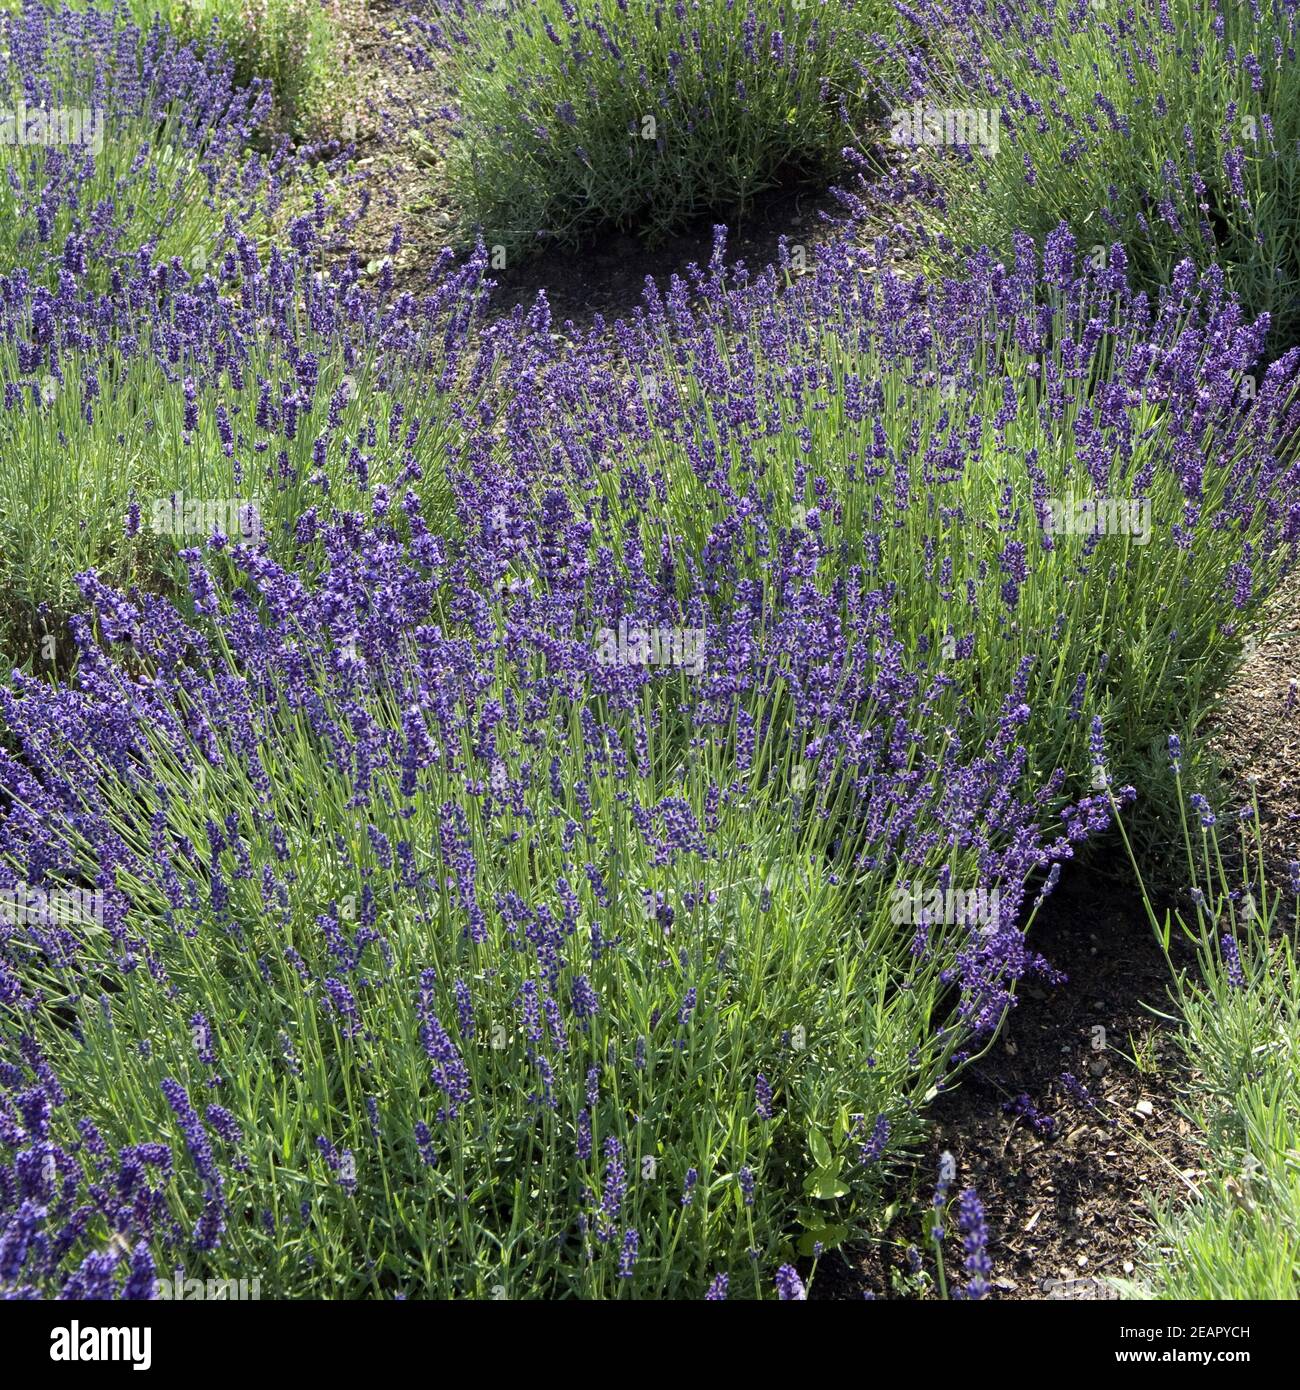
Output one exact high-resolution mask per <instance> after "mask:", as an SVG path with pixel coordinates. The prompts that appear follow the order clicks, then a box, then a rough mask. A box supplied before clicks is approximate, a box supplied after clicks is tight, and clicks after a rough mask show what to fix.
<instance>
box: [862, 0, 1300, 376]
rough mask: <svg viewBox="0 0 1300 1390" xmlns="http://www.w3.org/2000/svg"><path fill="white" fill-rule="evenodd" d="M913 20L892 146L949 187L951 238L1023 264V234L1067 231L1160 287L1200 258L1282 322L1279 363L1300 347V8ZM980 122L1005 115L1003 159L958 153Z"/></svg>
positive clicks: (954, 11)
mask: <svg viewBox="0 0 1300 1390" xmlns="http://www.w3.org/2000/svg"><path fill="white" fill-rule="evenodd" d="M899 13H900V15H901V16H902V18H903V20H904V21H905V23H906V25H907V37H906V41H905V44H904V49H903V53H902V55H901V56H900V61H905V62H906V63H907V65H908V80H907V81H906V82H905V83H900V84H898V85H897V86H895V87H894V88H893V90H892V91H891V93H890V95H889V97H888V104H889V106H890V108H891V132H890V133H891V136H893V137H894V138H895V139H896V140H900V141H901V143H902V144H904V145H910V146H911V147H912V149H911V155H912V157H913V158H914V159H915V160H917V161H919V162H920V163H921V164H922V165H923V166H924V168H925V169H926V170H927V171H928V172H930V173H931V174H933V176H934V177H935V178H936V180H937V183H938V187H939V190H940V193H941V199H940V205H941V208H942V209H943V211H942V213H941V215H940V217H939V218H938V219H937V224H936V229H937V230H938V231H939V232H940V234H941V235H942V234H946V235H947V236H948V237H950V238H951V237H952V236H953V233H954V229H957V237H956V239H957V240H959V241H960V242H967V241H969V243H970V244H971V245H978V244H980V243H981V242H984V243H987V244H988V245H991V246H995V247H997V248H999V249H1009V248H1010V245H1011V239H1012V235H1013V233H1015V232H1016V231H1026V232H1028V233H1030V234H1031V235H1034V236H1036V237H1038V238H1039V239H1040V240H1041V238H1042V237H1044V236H1045V235H1046V234H1047V233H1048V232H1050V231H1051V230H1052V229H1053V228H1054V227H1055V226H1056V225H1057V223H1058V222H1060V221H1061V220H1062V219H1065V220H1066V221H1068V222H1069V224H1070V225H1071V227H1072V228H1073V230H1074V232H1075V233H1076V235H1077V237H1078V238H1079V241H1080V242H1081V243H1082V244H1083V245H1084V246H1090V247H1095V248H1096V250H1097V252H1098V253H1099V254H1104V252H1105V249H1106V247H1107V246H1108V245H1109V244H1110V243H1111V242H1112V241H1116V240H1118V241H1121V242H1123V244H1124V246H1125V248H1126V249H1127V251H1128V255H1129V263H1130V265H1131V267H1132V270H1133V272H1134V273H1135V274H1136V275H1137V276H1138V277H1139V278H1140V280H1141V282H1142V283H1143V284H1145V285H1146V286H1147V287H1149V288H1154V287H1155V286H1157V285H1161V284H1165V283H1167V282H1168V280H1169V277H1170V275H1171V273H1172V272H1173V270H1174V268H1175V266H1176V265H1177V264H1178V263H1179V261H1180V260H1182V259H1183V258H1184V257H1191V258H1192V259H1193V260H1194V261H1195V262H1196V263H1197V264H1198V265H1200V266H1202V267H1206V266H1211V265H1218V266H1219V267H1220V268H1221V269H1222V270H1223V272H1224V275H1225V277H1226V278H1227V280H1228V282H1229V284H1230V285H1231V286H1232V287H1233V288H1234V289H1236V290H1237V291H1238V292H1239V293H1240V294H1241V296H1242V298H1243V301H1244V302H1245V304H1246V306H1247V309H1248V311H1249V312H1250V313H1251V314H1252V315H1258V314H1261V313H1268V314H1270V315H1271V316H1272V334H1273V337H1272V347H1273V349H1274V351H1280V350H1283V349H1285V348H1287V347H1290V346H1292V345H1293V344H1294V343H1295V342H1296V338H1297V326H1298V325H1300V234H1298V229H1297V224H1296V208H1297V206H1300V174H1297V167H1298V166H1297V160H1296V157H1295V155H1296V149H1297V141H1300V63H1298V62H1297V57H1296V24H1297V7H1296V4H1295V3H1294V0H1250V3H1245V4H1237V3H1232V2H1229V3H1223V2H1222V0H1163V3H1161V4H1159V5H1137V6H1124V5H1108V4H1104V3H1082V2H1081V0H1080V2H1079V3H1074V2H1070V3H1066V0H1013V3H1010V4H1002V3H999V4H996V5H994V4H987V3H984V0H961V3H957V4H949V3H946V0H945V3H931V0H921V3H918V4H912V5H900V6H899ZM863 71H864V80H869V81H876V82H879V81H880V80H881V74H880V69H879V68H877V67H873V66H871V65H869V64H868V65H865V66H864V69H863ZM968 109H970V110H980V111H984V110H988V111H991V112H992V113H993V120H994V123H995V132H994V133H995V134H996V135H997V136H998V139H997V140H996V141H995V142H993V145H994V147H993V148H991V149H989V148H979V147H978V144H977V142H976V141H975V139H974V138H973V137H971V136H970V135H969V134H965V135H963V134H962V132H961V130H960V129H958V130H957V135H956V137H955V144H954V143H953V136H952V132H953V130H954V123H953V120H952V117H953V116H954V114H957V115H960V114H962V113H964V112H965V111H966V110H968ZM913 112H916V113H919V114H920V117H921V122H922V128H920V129H916V130H913V129H912V128H911V127H912V126H913V125H917V124H918V122H917V121H916V120H915V119H909V118H910V117H911V116H912V113H913ZM945 143H948V144H950V145H952V147H951V148H947V149H941V148H938V147H939V146H941V145H943V144H945ZM933 155H937V156H938V157H937V158H931V157H929V156H933Z"/></svg>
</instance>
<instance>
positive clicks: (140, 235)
mask: <svg viewBox="0 0 1300 1390" xmlns="http://www.w3.org/2000/svg"><path fill="white" fill-rule="evenodd" d="M268 101H269V95H268V94H267V93H266V92H265V91H264V90H262V89H261V88H258V87H256V86H254V87H251V88H248V89H243V90H241V89H237V88H236V87H235V85H234V81H233V74H232V72H231V69H230V67H229V66H228V65H227V64H225V63H224V62H222V61H220V60H218V59H215V58H209V59H201V58H200V57H199V56H198V55H197V54H196V53H195V52H194V50H193V49H192V48H189V47H185V46H182V45H181V44H179V43H178V42H177V41H176V40H175V39H174V38H173V37H172V36H171V34H170V33H169V31H168V30H167V28H166V27H165V26H164V25H163V24H162V23H161V22H160V21H155V22H154V23H153V24H152V25H150V26H149V27H148V28H145V29H142V28H140V27H139V26H137V25H135V24H133V23H132V22H131V20H130V16H129V11H127V10H126V9H125V7H124V6H122V5H118V6H116V7H113V8H92V9H86V10H71V9H66V8H65V9H61V10H55V9H54V8H52V7H51V6H48V5H44V4H40V3H37V0H27V3H25V4H24V5H23V6H22V8H21V9H20V10H18V11H17V12H16V13H13V14H4V13H0V272H3V273H4V274H5V275H6V276H7V277H13V276H14V275H15V273H16V274H17V275H18V276H19V277H20V278H19V284H20V285H25V284H26V279H25V277H24V272H25V273H26V275H27V276H30V277H32V279H33V280H34V281H35V283H36V284H40V285H42V286H43V287H44V288H45V289H47V290H50V291H54V290H55V289H56V287H57V285H58V277H59V275H60V273H67V274H71V275H74V276H81V277H84V276H87V275H89V276H90V277H91V283H92V284H93V287H94V288H95V289H96V290H97V291H100V292H104V291H106V290H108V289H109V288H110V283H111V281H112V278H113V272H114V271H115V270H116V271H117V272H118V274H119V275H121V274H124V273H125V272H126V271H127V269H128V268H129V266H130V264H131V260H132V258H133V257H135V256H136V255H137V254H138V253H140V252H141V251H145V250H147V251H149V252H150V253H151V254H152V255H153V256H155V257H157V258H159V259H161V260H164V261H169V260H171V259H172V258H173V257H176V258H179V259H180V260H181V261H182V262H184V263H185V264H186V265H187V266H190V267H193V266H194V265H195V264H196V263H197V261H196V258H198V257H208V256H212V255H213V254H215V248H216V247H217V245H218V244H219V243H220V241H221V240H222V239H223V234H224V235H227V236H228V235H229V234H231V233H233V232H234V231H236V230H239V231H242V232H244V233H245V234H246V235H249V236H253V237H255V238H258V239H259V240H261V239H263V238H264V237H265V233H266V229H267V227H268V224H269V222H270V221H271V220H272V219H273V218H274V217H275V216H276V214H277V212H278V211H279V208H280V203H281V198H282V192H283V190H282V187H281V179H280V175H281V174H282V172H283V168H284V163H285V155H284V153H283V151H279V152H272V153H268V154H264V155H261V154H250V153H249V152H248V149H247V142H248V139H249V137H250V134H251V133H252V131H253V130H254V129H255V128H256V127H257V126H258V125H259V124H260V123H261V121H262V120H263V119H264V117H265V114H266V111H267V104H268Z"/></svg>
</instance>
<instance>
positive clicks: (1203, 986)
mask: <svg viewBox="0 0 1300 1390" xmlns="http://www.w3.org/2000/svg"><path fill="white" fill-rule="evenodd" d="M1170 760H1171V763H1172V769H1173V776H1174V783H1175V799H1176V801H1177V803H1178V809H1179V816H1180V819H1181V823H1182V839H1183V850H1184V856H1183V873H1184V880H1183V885H1182V892H1181V894H1180V896H1179V900H1178V902H1177V903H1176V905H1174V906H1173V907H1170V906H1169V905H1167V904H1166V903H1164V902H1162V901H1159V900H1158V899H1155V895H1153V894H1152V893H1151V892H1150V890H1149V887H1148V886H1147V885H1146V884H1142V897H1143V904H1144V906H1145V908H1146V912H1147V916H1148V918H1149V920H1150V923H1151V926H1152V929H1153V931H1154V932H1155V935H1156V939H1157V940H1158V941H1159V943H1160V946H1161V948H1162V950H1163V951H1164V953H1165V956H1166V959H1167V960H1168V962H1169V967H1170V996H1171V1001H1172V1005H1173V1010H1174V1017H1175V1019H1176V1021H1177V1024H1178V1031H1177V1034H1176V1037H1177V1043H1178V1047H1179V1049H1180V1051H1181V1053H1182V1060H1183V1062H1184V1064H1185V1067H1186V1085H1185V1088H1184V1095H1183V1101H1182V1109H1183V1113H1184V1115H1185V1116H1186V1119H1187V1120H1188V1121H1189V1122H1190V1129H1191V1132H1192V1134H1193V1136H1194V1137H1195V1140H1196V1141H1197V1142H1198V1143H1199V1144H1200V1146H1201V1151H1202V1157H1201V1158H1200V1160H1199V1162H1198V1170H1199V1171H1197V1172H1196V1173H1195V1178H1196V1181H1195V1183H1194V1184H1193V1185H1192V1188H1193V1191H1192V1196H1191V1198H1190V1199H1189V1200H1186V1201H1184V1202H1178V1203H1175V1202H1161V1203H1159V1204H1156V1205H1155V1212H1154V1215H1155V1229H1154V1230H1153V1231H1152V1233H1151V1236H1150V1238H1149V1240H1148V1241H1147V1242H1146V1245H1145V1248H1144V1250H1143V1252H1142V1255H1141V1257H1140V1259H1139V1262H1138V1266H1139V1267H1138V1270H1137V1272H1136V1273H1135V1274H1134V1276H1133V1278H1132V1279H1129V1280H1126V1281H1124V1282H1123V1283H1122V1284H1121V1286H1120V1287H1121V1289H1122V1291H1123V1292H1124V1293H1125V1295H1126V1296H1129V1297H1136V1298H1160V1299H1174V1298H1179V1299H1187V1298H1194V1299H1233V1300H1236V1299H1245V1300H1253V1299H1269V1298H1275V1299H1294V1298H1295V1296H1296V1293H1297V1290H1300V1235H1298V1232H1300V1225H1298V1221H1297V1218H1300V1178H1298V1177H1297V1172H1296V1163H1295V1155H1296V1145H1297V1139H1298V1138H1300V1079H1298V1078H1300V1071H1298V1070H1297V1066H1296V1062H1297V1058H1298V1057H1300V975H1298V974H1297V970H1296V961H1295V933H1296V928H1297V926H1298V925H1300V864H1298V863H1295V862H1292V863H1291V864H1290V865H1288V866H1287V869H1286V871H1285V873H1281V872H1278V867H1280V866H1278V867H1275V866H1271V865H1270V864H1269V863H1268V857H1267V855H1266V853H1265V849H1264V841H1263V835H1262V831H1261V824H1260V812H1259V806H1258V805H1257V804H1255V805H1248V806H1245V807H1242V808H1241V809H1240V810H1239V811H1238V812H1236V813H1235V814H1222V813H1221V812H1216V811H1215V810H1212V809H1211V806H1210V803H1209V802H1208V801H1207V799H1206V798H1205V797H1204V796H1203V795H1201V794H1199V793H1195V792H1193V793H1190V794H1189V793H1188V791H1187V787H1186V783H1185V780H1184V771H1183V768H1182V762H1183V749H1182V746H1181V743H1180V741H1179V740H1178V738H1177V737H1174V738H1171V739H1170ZM1134 867H1135V869H1136V867H1137V866H1136V862H1134ZM1139 882H1140V883H1141V874H1140V873H1139ZM1180 947H1182V948H1183V949H1182V950H1181V951H1180V950H1179V948H1180ZM1189 948H1190V949H1189ZM1189 956H1190V957H1191V959H1190V960H1189Z"/></svg>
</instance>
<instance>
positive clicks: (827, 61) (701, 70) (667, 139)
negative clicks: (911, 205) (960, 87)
mask: <svg viewBox="0 0 1300 1390" xmlns="http://www.w3.org/2000/svg"><path fill="white" fill-rule="evenodd" d="M890 18H891V16H890V11H889V7H888V6H887V5H886V4H884V3H883V0H835V3H829V0H806V3H795V2H794V0H732V2H731V3H726V4H709V5H700V4H699V3H692V4H686V3H683V0H678V3H667V0H638V3H629V0H542V3H536V0H504V2H497V0H449V2H448V3H445V4H443V5H440V6H436V7H435V11H434V13H433V15H432V16H430V17H429V18H428V19H423V20H420V19H417V20H416V21H415V26H414V33H415V35H416V36H417V42H416V44H415V48H416V51H417V52H418V51H419V50H421V49H423V51H424V52H425V53H426V54H427V55H428V58H427V61H429V62H431V63H435V64H438V65H439V66H441V67H444V68H445V69H446V70H447V71H448V72H449V73H450V76H451V85H452V87H453V89H454V91H455V97H456V112H455V114H456V116H457V125H456V128H455V132H454V133H455V140H456V143H455V146H454V147H453V149H452V151H451V155H452V159H451V163H450V166H449V168H450V174H451V177H452V179H453V182H454V185H455V187H456V189H457V191H458V193H459V196H460V199H461V202H462V204H463V206H464V207H465V208H466V209H467V211H468V214H469V216H470V217H471V219H472V221H473V222H474V223H475V224H476V225H477V227H478V229H479V230H480V232H481V234H482V236H483V237H484V238H485V240H486V241H487V243H488V244H489V245H500V246H502V247H503V248H505V249H506V250H507V251H508V252H510V253H514V252H524V251H526V250H528V249H529V248H530V247H533V246H536V245H538V244H539V242H569V243H572V242H575V241H579V240H582V239H584V238H586V237H589V236H590V235H592V234H593V233H596V232H599V231H602V230H606V229H621V230H629V229H632V230H636V231H639V232H642V233H644V234H645V235H647V236H649V237H651V238H654V237H657V236H660V235H662V234H664V233H666V232H668V231H671V230H673V229H675V228H677V227H679V226H680V225H681V224H682V223H683V222H685V221H687V220H689V219H690V218H692V217H696V216H699V215H701V214H703V213H708V212H713V211H733V210H735V211H743V210H744V208H745V207H746V205H747V204H748V203H749V201H750V200H751V199H752V198H753V197H754V196H755V194H757V193H760V192H762V191H763V189H765V188H767V187H770V186H771V185H772V184H773V183H775V182H777V181H778V180H779V179H781V178H783V177H787V176H790V175H792V174H798V173H803V174H807V173H809V172H814V171H816V170H818V169H822V168H825V167H826V166H827V165H828V163H829V162H830V161H831V160H832V159H833V158H834V157H835V156H836V155H838V153H839V149H840V147H841V146H842V145H844V144H845V143H846V142H847V139H848V137H849V135H850V134H851V131H850V127H849V125H848V122H849V121H850V120H851V119H852V117H853V116H854V115H855V114H857V113H859V112H861V110H862V109H863V106H864V97H863V88H862V83H861V81H860V80H859V79H858V76H857V72H856V70H855V66H854V63H855V60H861V59H863V58H865V57H866V56H867V55H868V52H869V42H868V40H869V36H871V35H872V34H873V32H874V31H875V30H877V29H878V28H881V27H886V28H887V27H888V26H889V23H890Z"/></svg>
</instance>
